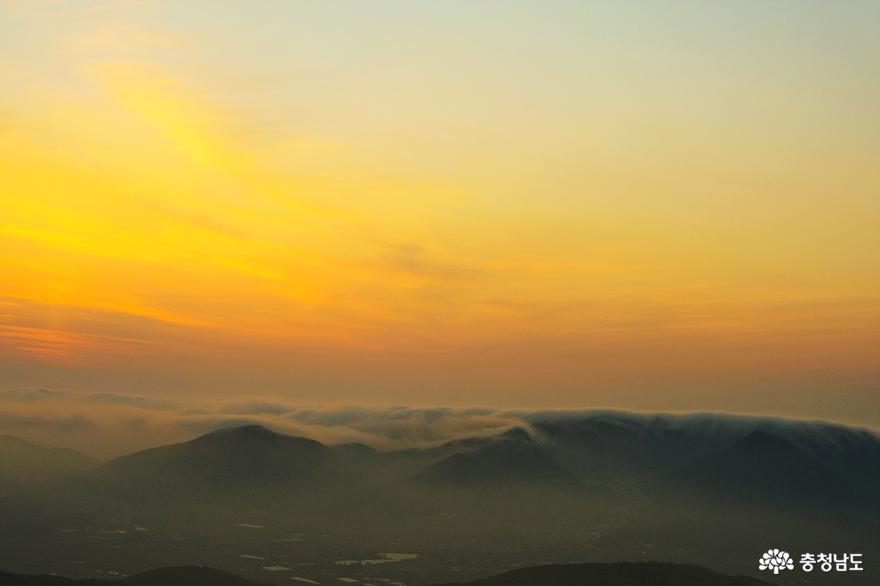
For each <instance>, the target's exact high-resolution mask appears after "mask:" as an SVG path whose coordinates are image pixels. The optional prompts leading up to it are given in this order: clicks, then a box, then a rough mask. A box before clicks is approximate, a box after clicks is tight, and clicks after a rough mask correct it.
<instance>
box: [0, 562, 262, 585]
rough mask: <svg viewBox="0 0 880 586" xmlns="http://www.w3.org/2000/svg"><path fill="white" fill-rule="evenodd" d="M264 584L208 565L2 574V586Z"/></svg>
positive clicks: (0, 580)
mask: <svg viewBox="0 0 880 586" xmlns="http://www.w3.org/2000/svg"><path fill="white" fill-rule="evenodd" d="M261 584H262V582H252V581H250V580H245V579H244V578H241V577H239V576H236V575H234V574H229V573H227V572H223V571H221V570H215V569H214V568H208V567H206V566H180V567H175V568H158V569H156V570H149V571H147V572H143V573H141V574H134V575H132V576H126V577H125V578H119V579H115V580H97V579H93V578H87V579H84V580H74V579H72V578H62V577H60V576H45V575H43V576H25V575H22V574H11V573H9V572H0V586H260V585H261Z"/></svg>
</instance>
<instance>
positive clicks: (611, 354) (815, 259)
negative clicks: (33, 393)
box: [0, 1, 880, 425]
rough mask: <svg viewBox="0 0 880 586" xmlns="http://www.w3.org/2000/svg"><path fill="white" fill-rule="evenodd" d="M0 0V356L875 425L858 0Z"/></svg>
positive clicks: (404, 399)
mask: <svg viewBox="0 0 880 586" xmlns="http://www.w3.org/2000/svg"><path fill="white" fill-rule="evenodd" d="M615 4H616V3H609V4H602V3H597V4H596V5H594V6H592V7H585V6H581V5H580V3H567V2H559V3H558V5H557V6H555V7H550V6H547V5H546V4H544V3H532V4H528V3H525V4H522V5H516V7H510V6H505V5H504V4H494V3H492V2H487V3H485V4H482V3H481V4H480V5H479V6H474V5H471V4H469V3H448V4H447V3H441V4H438V5H433V4H432V3H425V4H421V5H411V4H407V3H397V2H390V1H389V2H383V3H379V4H378V5H377V6H376V7H374V8H371V9H370V10H367V9H366V8H365V7H359V6H356V5H352V6H349V7H348V8H347V9H346V10H345V11H340V10H339V9H338V8H334V7H331V6H316V5H314V4H313V3H297V2H289V3H287V2H280V3H271V2H267V3H264V4H260V5H259V6H257V7H254V6H252V5H250V4H249V3H235V2H232V3H225V4H222V5H217V4H216V3H201V2H192V3H185V6H181V5H180V3H174V2H149V1H144V2H136V1H121V2H72V3H70V2H48V1H47V2H34V3H30V2H16V1H6V2H2V3H0V11H2V13H3V17H2V18H0V22H2V24H0V39H3V40H2V41H0V69H2V70H3V76H4V91H3V92H2V95H0V176H2V178H3V183H2V184H3V189H2V195H0V197H2V211H0V388H8V389H14V388H31V387H52V388H64V389H73V390H77V391H82V392H86V391H89V392H90V391H115V392H136V393H141V394H147V395H149V396H158V397H175V398H178V397H186V396H199V397H205V396H208V397H211V396H223V397H231V396H232V397H234V396H239V395H243V396H251V395H254V396H280V397H283V398H285V399H286V400H289V401H304V402H315V401H329V402H352V403H360V404H364V403H371V404H372V403H380V404H384V403H407V404H491V405H502V406H547V405H550V406H579V407H583V406H598V405H601V406H619V407H628V408H643V409H653V408H658V409H663V408H669V409H713V410H735V411H753V412H772V413H782V414H792V415H801V416H814V417H827V418H836V419H843V420H846V421H852V422H858V423H866V424H870V425H880V406H878V403H880V401H878V397H877V392H878V391H877V384H878V380H880V379H878V375H880V361H878V352H877V348H878V347H880V345H878V342H880V271H878V270H877V268H876V265H877V261H876V259H877V257H878V253H880V229H878V228H880V197H878V196H880V194H878V185H880V176H878V175H880V172H878V169H880V161H878V158H880V138H878V137H880V116H878V111H877V108H876V104H877V103H880V84H878V79H880V75H878V71H880V68H878V65H880V61H878V55H880V47H878V40H877V37H876V35H875V34H873V33H874V31H873V30H872V28H871V27H870V26H868V24H867V23H869V22H876V16H878V14H877V7H876V6H874V7H872V6H870V5H864V4H857V3H845V2H844V3H839V4H838V3H835V5H834V6H830V5H829V6H813V5H809V4H806V3H793V4H785V3H783V4H785V6H786V7H787V8H786V9H785V10H780V9H778V8H777V7H776V5H766V6H760V5H750V6H748V7H746V6H737V7H733V6H727V7H723V6H717V7H709V6H706V5H705V4H703V3H695V4H689V3H681V5H678V6H677V7H676V8H674V9H672V10H671V11H670V10H669V7H668V6H667V7H665V8H664V7H663V6H661V5H660V4H656V5H655V4H653V3H651V2H647V3H644V4H643V5H641V8H640V9H639V10H635V9H634V8H633V7H629V8H627V7H622V6H615Z"/></svg>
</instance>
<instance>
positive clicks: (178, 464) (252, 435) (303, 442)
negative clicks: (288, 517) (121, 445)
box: [103, 425, 330, 489]
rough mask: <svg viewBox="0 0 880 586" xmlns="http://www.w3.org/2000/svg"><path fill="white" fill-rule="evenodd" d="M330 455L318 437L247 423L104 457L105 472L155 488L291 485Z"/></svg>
mask: <svg viewBox="0 0 880 586" xmlns="http://www.w3.org/2000/svg"><path fill="white" fill-rule="evenodd" d="M329 458H330V450H329V449H328V448H327V446H325V445H323V444H321V443H320V442H316V441H314V440H311V439H308V438H302V437H292V436H288V435H283V434H280V433H275V432H274V431H271V430H269V429H266V428H265V427H261V426H258V425H247V426H243V427H236V428H230V429H221V430H218V431H214V432H211V433H209V434H206V435H203V436H201V437H198V438H196V439H194V440H192V441H188V442H183V443H179V444H172V445H168V446H162V447H159V448H153V449H149V450H144V451H142V452H137V453H135V454H131V455H129V456H123V457H121V458H117V459H115V460H112V461H111V462H108V463H107V464H106V465H105V466H104V468H103V472H104V473H105V474H106V475H108V476H109V478H110V479H111V480H116V481H120V480H122V481H126V482H129V483H131V482H137V483H146V484H147V485H149V486H153V487H155V486H163V485H169V484H170V485H177V484H192V483H196V484H201V485H205V486H210V487H213V488H219V489H222V488H230V487H241V486H245V487H249V488H257V487H261V486H266V487H272V486H285V487H287V488H293V487H301V486H306V485H308V484H309V483H311V482H312V481H314V480H315V479H316V477H317V476H319V474H320V473H321V472H322V470H323V468H325V467H326V465H327V463H328V459H329Z"/></svg>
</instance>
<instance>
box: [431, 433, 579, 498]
mask: <svg viewBox="0 0 880 586" xmlns="http://www.w3.org/2000/svg"><path fill="white" fill-rule="evenodd" d="M462 449H463V451H459V452H456V453H454V454H452V455H451V456H448V457H447V458H444V459H443V460H440V461H439V462H437V463H436V464H433V465H432V466H431V467H430V468H428V469H427V470H425V471H423V472H421V473H420V474H419V475H418V476H417V477H416V478H417V480H419V481H421V482H425V483H430V484H434V485H442V486H449V487H460V488H477V487H484V488H488V487H506V488H509V487H516V486H557V487H574V486H577V485H578V482H577V479H575V477H574V476H573V475H572V474H571V473H570V472H569V471H568V470H566V469H565V468H563V467H562V466H561V465H560V464H559V462H557V461H556V460H555V459H553V457H552V456H550V455H549V454H548V453H547V452H546V451H545V450H544V449H543V448H542V447H541V446H540V445H538V443H537V442H535V440H534V439H533V438H532V437H531V435H529V433H528V432H526V431H525V430H524V429H522V428H514V429H511V430H509V431H507V432H505V433H503V434H501V435H499V436H495V437H491V438H485V439H482V440H480V441H476V442H472V443H470V444H466V445H464V446H463V448H462Z"/></svg>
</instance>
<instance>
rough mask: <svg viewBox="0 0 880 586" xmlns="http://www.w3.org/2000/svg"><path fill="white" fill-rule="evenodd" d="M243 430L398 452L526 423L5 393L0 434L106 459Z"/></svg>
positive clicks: (448, 413) (424, 411)
mask: <svg viewBox="0 0 880 586" xmlns="http://www.w3.org/2000/svg"><path fill="white" fill-rule="evenodd" d="M246 424H260V425H265V426H267V427H270V428H272V429H274V430H276V431H279V432H282V433H288V434H292V435H302V436H307V437H311V438H314V439H317V440H319V441H322V442H324V443H330V444H333V443H347V442H359V443H365V444H368V445H371V446H373V447H376V448H379V449H400V448H408V447H424V446H429V445H435V444H438V443H442V442H444V441H449V440H452V439H456V438H459V437H464V436H475V435H487V434H493V433H498V432H500V431H503V430H505V429H508V428H510V427H513V426H515V425H522V424H523V420H522V418H521V414H520V413H517V412H512V411H499V410H493V409H486V408H450V407H418V408H416V407H404V406H393V407H362V406H301V405H298V406H297V405H291V404H287V403H284V402H281V401H278V400H274V399H271V398H265V399H253V400H248V401H240V400H239V401H227V402H212V403H209V402H207V401H205V402H204V403H199V402H198V401H195V400H188V401H186V402H181V403H175V402H174V401H167V400H158V399H152V398H148V397H143V396H139V395H126V394H121V393H76V392H68V391H57V390H49V389H28V390H12V391H5V392H0V434H9V435H15V436H18V437H22V438H23V439H26V440H29V441H33V442H36V443H40V444H42V445H47V446H64V447H72V448H75V449H78V450H81V451H83V452H86V453H88V454H90V455H94V456H97V457H102V458H108V457H113V456H116V455H120V454H124V453H128V452H131V451H134V450H138V449H144V448H147V447H152V446H155V445H159V444H163V443H168V442H174V441H182V440H186V439H190V438H192V437H194V436H196V435H199V434H202V433H207V432H209V431H213V430H215V429H218V428H222V427H230V426H236V425H246Z"/></svg>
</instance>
